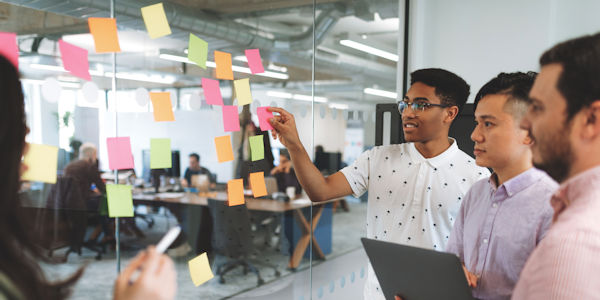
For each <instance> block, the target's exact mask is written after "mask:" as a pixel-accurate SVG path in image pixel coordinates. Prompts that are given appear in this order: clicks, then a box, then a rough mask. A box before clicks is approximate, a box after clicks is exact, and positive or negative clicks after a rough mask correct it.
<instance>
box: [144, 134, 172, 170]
mask: <svg viewBox="0 0 600 300" xmlns="http://www.w3.org/2000/svg"><path fill="white" fill-rule="evenodd" d="M172 166H173V164H172V162H171V139H150V169H168V168H171V167H172Z"/></svg>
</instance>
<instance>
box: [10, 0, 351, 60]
mask: <svg viewBox="0 0 600 300" xmlns="http://www.w3.org/2000/svg"><path fill="white" fill-rule="evenodd" d="M5 2H8V3H11V4H14V5H19V6H24V7H29V8H33V9H38V10H43V11H49V12H53V13H56V14H59V15H68V16H71V17H77V18H88V17H107V16H108V10H109V3H108V1H105V0H90V1H85V0H71V1H62V0H33V1H31V0H25V1H23V0H7V1H5ZM143 6H144V4H143V3H141V2H139V1H132V0H127V1H119V2H118V3H117V4H116V7H115V12H116V15H117V18H118V19H119V26H124V27H128V28H132V29H138V30H145V25H144V22H143V20H142V15H141V10H140V8H141V7H143ZM164 8H165V13H166V15H167V18H168V19H169V25H170V27H171V30H172V31H173V35H174V36H175V37H177V36H181V37H184V36H187V35H188V34H189V33H190V32H192V33H196V34H200V35H207V36H212V37H217V38H220V39H224V40H227V41H230V42H233V43H236V44H238V45H240V46H243V47H246V48H260V49H265V50H270V49H277V50H307V49H310V48H311V47H312V28H309V29H308V30H306V31H305V32H303V33H300V34H299V35H296V36H290V37H288V38H287V39H284V40H283V41H282V40H274V39H272V38H268V37H264V36H261V35H257V34H255V32H254V31H255V30H253V29H252V28H251V27H249V26H245V25H242V24H239V23H237V22H235V21H232V20H224V19H218V18H215V17H214V16H209V15H207V14H205V13H203V12H200V11H198V12H190V10H189V9H187V8H185V7H181V6H179V5H176V4H173V3H167V2H165V3H164ZM340 17H341V13H340V12H339V11H338V10H337V9H334V8H329V9H328V10H326V11H323V12H322V13H321V14H320V15H319V17H318V19H317V22H316V24H317V25H316V33H317V37H318V41H321V40H322V39H323V37H324V36H325V34H326V33H327V31H328V30H329V29H331V28H332V27H333V26H334V25H335V23H336V22H337V20H338V19H339V18H340Z"/></svg>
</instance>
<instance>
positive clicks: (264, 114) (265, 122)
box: [256, 106, 273, 131]
mask: <svg viewBox="0 0 600 300" xmlns="http://www.w3.org/2000/svg"><path fill="white" fill-rule="evenodd" d="M267 108H269V107H268V106H261V107H258V108H256V114H258V124H259V126H260V130H262V131H267V130H273V126H271V123H269V119H271V118H273V113H272V112H270V111H267Z"/></svg>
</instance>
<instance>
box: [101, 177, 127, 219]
mask: <svg viewBox="0 0 600 300" xmlns="http://www.w3.org/2000/svg"><path fill="white" fill-rule="evenodd" d="M106 195H107V197H108V216H109V217H111V218H115V217H133V197H132V194H131V186H130V185H124V184H109V185H107V186H106Z"/></svg>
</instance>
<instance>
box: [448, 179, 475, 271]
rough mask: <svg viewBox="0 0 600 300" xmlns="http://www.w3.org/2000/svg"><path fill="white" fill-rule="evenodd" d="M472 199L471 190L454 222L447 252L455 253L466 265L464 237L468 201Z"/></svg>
mask: <svg viewBox="0 0 600 300" xmlns="http://www.w3.org/2000/svg"><path fill="white" fill-rule="evenodd" d="M470 197H471V193H470V190H469V192H467V194H466V195H465V199H464V200H463V202H462V204H461V205H460V209H459V210H458V215H457V216H456V220H455V221H454V227H453V228H452V232H451V233H450V238H449V239H448V243H447V244H446V252H448V253H453V254H456V256H458V258H460V261H461V262H463V263H464V261H465V254H464V244H463V235H464V226H465V215H466V212H465V210H466V207H465V204H466V203H467V201H468V199H469V198H470Z"/></svg>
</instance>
